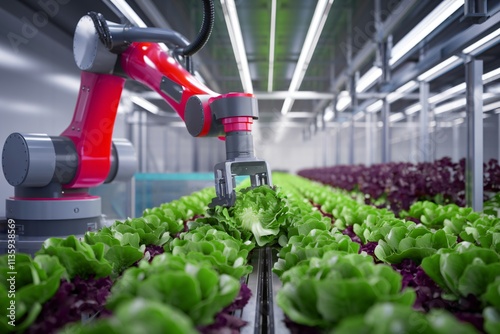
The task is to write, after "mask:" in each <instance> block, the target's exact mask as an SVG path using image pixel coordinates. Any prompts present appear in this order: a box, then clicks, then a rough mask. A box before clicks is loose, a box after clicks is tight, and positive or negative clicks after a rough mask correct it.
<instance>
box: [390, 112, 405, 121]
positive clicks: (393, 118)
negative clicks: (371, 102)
mask: <svg viewBox="0 0 500 334" xmlns="http://www.w3.org/2000/svg"><path fill="white" fill-rule="evenodd" d="M404 118H405V114H404V113H402V112H398V113H395V114H392V115H391V116H389V122H391V123H394V122H398V121H400V120H402V119H404Z"/></svg>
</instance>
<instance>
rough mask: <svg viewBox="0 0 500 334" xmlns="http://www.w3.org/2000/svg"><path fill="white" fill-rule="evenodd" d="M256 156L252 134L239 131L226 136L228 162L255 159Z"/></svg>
mask: <svg viewBox="0 0 500 334" xmlns="http://www.w3.org/2000/svg"><path fill="white" fill-rule="evenodd" d="M254 156H255V154H254V149H253V136H252V133H251V132H248V131H237V132H229V133H228V134H226V157H227V159H228V160H234V159H236V158H253V157H254Z"/></svg>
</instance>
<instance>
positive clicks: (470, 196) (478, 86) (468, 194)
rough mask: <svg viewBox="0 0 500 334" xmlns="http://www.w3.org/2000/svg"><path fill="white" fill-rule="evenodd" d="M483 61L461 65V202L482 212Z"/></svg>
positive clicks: (474, 60) (471, 61)
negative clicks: (464, 101) (463, 147)
mask: <svg viewBox="0 0 500 334" xmlns="http://www.w3.org/2000/svg"><path fill="white" fill-rule="evenodd" d="M482 75H483V61H482V60H477V59H471V60H469V61H468V62H466V64H465V82H466V85H467V88H466V89H467V91H466V92H467V95H466V99H467V105H466V112H467V159H466V163H465V168H466V177H465V198H466V202H467V206H470V207H472V208H473V209H474V211H483V81H482V78H481V77H482Z"/></svg>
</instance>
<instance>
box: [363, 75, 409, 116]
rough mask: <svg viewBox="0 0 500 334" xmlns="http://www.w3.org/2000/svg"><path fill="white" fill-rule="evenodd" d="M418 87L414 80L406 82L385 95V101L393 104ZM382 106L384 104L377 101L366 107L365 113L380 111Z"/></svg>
mask: <svg viewBox="0 0 500 334" xmlns="http://www.w3.org/2000/svg"><path fill="white" fill-rule="evenodd" d="M417 87H418V83H417V82H416V81H415V80H412V81H408V82H407V83H405V84H404V85H403V86H401V87H399V88H398V89H396V90H395V91H394V92H392V93H389V94H387V101H388V102H389V103H393V102H395V101H397V100H399V99H400V98H402V97H403V96H404V95H405V93H409V92H411V91H413V90H415V89H416V88H417ZM383 105H384V102H383V101H382V100H377V101H375V102H374V103H372V104H370V105H369V106H368V107H366V111H367V112H377V111H379V110H380V109H382V106H383Z"/></svg>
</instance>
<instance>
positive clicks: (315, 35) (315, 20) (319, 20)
mask: <svg viewBox="0 0 500 334" xmlns="http://www.w3.org/2000/svg"><path fill="white" fill-rule="evenodd" d="M221 1H222V0H221ZM333 1H334V0H319V1H318V4H317V5H316V9H315V10H314V15H313V17H312V20H311V24H310V25H309V30H308V31H307V35H306V39H305V40H304V44H303V45H302V51H301V52H300V56H299V60H298V61H297V66H296V67H295V71H294V72H293V76H292V80H291V82H290V87H289V88H288V91H289V92H294V91H297V90H299V87H300V84H301V83H302V80H303V79H304V75H305V73H306V71H307V67H308V66H309V62H310V61H311V58H312V55H313V54H314V50H315V49H316V45H317V44H318V40H319V37H320V36H321V32H322V31H323V27H324V26H325V22H326V19H327V18H328V13H329V12H330V8H331V6H332V3H333ZM293 102H294V100H293V99H292V98H287V99H285V102H284V103H283V107H282V109H281V114H282V115H286V114H287V113H288V112H289V111H290V109H292V105H293Z"/></svg>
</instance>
